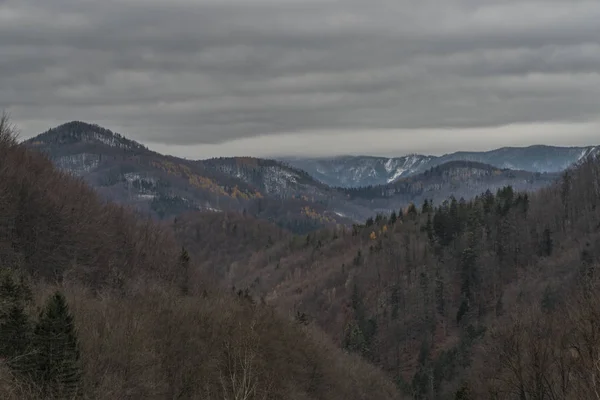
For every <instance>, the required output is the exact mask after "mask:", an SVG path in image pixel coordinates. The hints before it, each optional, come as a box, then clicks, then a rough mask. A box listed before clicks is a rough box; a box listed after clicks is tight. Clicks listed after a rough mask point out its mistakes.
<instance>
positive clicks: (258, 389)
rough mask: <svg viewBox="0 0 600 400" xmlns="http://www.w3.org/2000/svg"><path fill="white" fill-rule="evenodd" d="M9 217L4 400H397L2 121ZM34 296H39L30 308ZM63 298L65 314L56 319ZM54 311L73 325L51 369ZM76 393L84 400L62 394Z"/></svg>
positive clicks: (2, 219) (1, 313) (358, 366)
mask: <svg viewBox="0 0 600 400" xmlns="http://www.w3.org/2000/svg"><path fill="white" fill-rule="evenodd" d="M141 151H144V150H141ZM0 210H1V211H0V212H1V214H0V249H1V251H2V253H1V254H2V257H1V258H0V260H1V262H2V264H1V265H0V276H1V279H0V327H1V328H2V329H0V336H1V337H0V339H1V343H2V346H0V397H2V398H5V399H38V398H46V397H48V396H50V397H55V398H66V397H68V398H72V397H76V398H94V399H116V398H147V399H162V398H189V399H204V398H235V397H234V396H240V394H241V395H243V396H245V397H244V398H247V399H281V398H289V399H321V398H328V399H329V398H331V399H369V398H372V396H375V397H376V398H381V399H396V398H398V395H397V393H396V392H395V388H394V387H393V385H392V384H391V383H390V382H388V381H387V380H386V378H385V377H384V376H383V375H382V374H381V373H380V372H379V371H378V370H377V369H376V368H375V367H372V366H370V365H368V364H367V363H365V362H364V361H363V360H361V359H359V358H358V357H356V356H351V355H347V354H344V353H343V352H341V351H340V350H339V349H337V348H336V347H335V346H333V345H332V344H331V343H330V342H329V341H328V339H327V338H326V337H325V336H323V335H322V334H321V333H320V332H319V331H318V330H317V329H316V328H315V327H310V326H308V327H307V326H304V325H302V324H298V323H297V322H295V321H291V320H288V319H286V318H282V317H280V316H278V315H276V314H275V313H274V312H273V310H272V309H271V308H269V307H267V306H265V305H261V304H255V303H254V302H252V301H251V300H250V299H248V298H245V297H243V296H241V297H238V296H237V295H235V294H229V293H222V292H221V291H219V290H217V289H216V288H212V287H210V286H209V285H208V284H207V280H205V279H203V277H202V276H198V275H196V274H194V271H195V269H196V268H197V267H198V265H199V261H196V260H193V259H192V260H190V259H189V258H188V257H186V256H185V255H184V254H185V252H182V251H181V248H180V247H179V246H178V245H176V244H175V243H176V242H175V241H174V239H173V236H172V234H171V232H170V230H167V229H165V228H164V227H159V226H158V225H156V224H155V223H153V222H152V221H149V220H147V219H138V218H137V217H136V216H135V215H133V214H132V213H131V212H129V211H127V210H125V209H123V208H121V207H119V206H115V205H112V204H104V203H103V202H101V201H100V200H99V199H98V198H97V195H96V194H95V193H94V191H93V190H92V189H90V188H88V187H87V185H85V184H84V183H82V182H81V181H79V180H77V179H75V178H73V177H71V176H69V175H68V174H64V173H60V172H59V171H57V170H55V168H54V167H53V166H52V165H51V163H50V161H48V160H46V159H45V158H43V157H42V156H41V155H40V154H38V153H37V152H32V151H30V150H28V149H27V148H25V147H24V146H21V145H18V144H17V143H16V142H15V141H14V139H13V138H12V136H11V133H10V132H9V129H8V125H6V123H5V122H4V121H0ZM19 276H20V277H21V278H19ZM24 287H29V289H28V290H24V289H23V291H24V292H27V291H29V293H31V294H32V296H23V297H22V298H21V297H20V295H19V293H20V291H21V288H24ZM56 291H58V293H59V294H58V295H54V294H53V293H55V292H56ZM61 293H62V294H64V295H65V297H66V300H67V305H62V306H61V307H59V308H56V307H55V308H51V307H50V306H52V304H53V303H51V302H50V300H52V299H54V298H59V299H60V298H61ZM57 296H58V297H57ZM48 299H49V300H48ZM44 303H45V304H46V306H45V307H46V309H47V310H50V311H49V313H48V314H47V315H48V316H47V318H53V316H54V317H56V316H57V315H58V314H60V313H63V315H65V318H64V319H62V320H56V321H54V322H53V323H54V324H55V325H53V326H52V327H51V328H52V329H53V330H51V331H49V332H48V333H50V334H53V335H54V336H53V337H54V341H53V342H52V348H53V349H54V352H53V353H51V354H50V356H49V357H50V358H48V359H49V360H50V361H48V362H45V361H44V360H45V358H43V357H45V354H46V352H47V351H48V348H46V347H44V342H41V341H40V339H39V338H40V337H43V336H42V334H43V333H44V331H43V329H42V328H43V325H41V324H42V322H41V321H42V319H41V318H42V317H43V315H42V316H40V317H36V315H37V314H38V307H41V306H44ZM68 306H70V307H68ZM48 307H50V308H48ZM15 310H16V311H15ZM57 313H58V314H57ZM15 315H18V316H19V319H18V321H22V322H23V323H20V324H17V325H15V321H16V320H15V319H14V318H13V316H15ZM44 315H45V314H44ZM37 318H39V319H37ZM71 318H73V320H72V322H71ZM61 324H62V325H61ZM65 324H68V325H65ZM72 324H74V325H72ZM7 327H10V329H8V328H7ZM34 327H35V329H34ZM65 329H73V330H72V331H71V330H70V332H76V333H75V334H76V335H77V343H78V344H77V343H76V345H77V349H78V351H76V352H74V353H73V354H74V355H73V356H72V357H71V358H70V359H69V360H68V361H69V364H68V367H69V368H70V369H68V370H67V369H65V368H66V367H67V364H64V363H63V361H61V360H62V357H65V354H66V353H61V352H60V351H59V350H58V349H59V348H58V347H57V346H59V345H60V344H61V343H62V342H61V341H59V340H58V339H60V338H62V336H61V335H62V334H63V331H64V330H65ZM13 333H14V335H13ZM7 338H8V339H9V340H11V341H13V340H17V339H18V343H19V347H14V346H13V347H11V346H9V347H7V346H6V345H5V344H6V340H7ZM29 338H31V340H30V339H29ZM73 340H74V339H69V343H72V342H73ZM11 343H12V342H11ZM15 352H16V353H15ZM9 353H10V354H9ZM30 354H34V355H35V358H30V356H29V355H30ZM23 359H27V360H29V361H28V362H27V363H23V362H22V361H19V360H23ZM56 365H58V367H56ZM57 368H58V369H57ZM38 370H42V371H44V373H45V375H38V374H37V372H36V371H38ZM45 376H49V377H54V376H56V377H57V379H58V380H56V381H54V380H52V379H46V380H44V379H45V378H44V377H45ZM57 382H58V383H57ZM63 383H64V384H63ZM67 388H72V390H73V391H74V393H75V391H76V392H77V393H78V395H74V396H71V395H69V396H66V395H65V396H63V395H60V394H59V393H65V392H64V390H67ZM53 393H54V394H56V396H54V394H53Z"/></svg>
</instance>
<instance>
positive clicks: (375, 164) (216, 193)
mask: <svg viewBox="0 0 600 400" xmlns="http://www.w3.org/2000/svg"><path fill="white" fill-rule="evenodd" d="M25 145H27V146H29V147H31V148H34V149H37V150H39V151H42V152H44V153H46V154H47V155H48V156H49V157H50V159H51V160H52V161H53V162H54V163H55V164H56V165H57V166H58V167H59V168H60V169H62V170H64V171H66V172H68V173H70V174H73V175H76V176H79V177H81V178H82V179H83V180H84V181H86V182H87V183H89V184H90V185H91V186H92V187H94V188H95V189H96V190H97V191H98V192H99V193H100V194H101V195H102V196H103V197H104V198H106V199H108V200H111V201H116V202H118V203H121V204H126V205H131V206H133V207H135V208H137V209H138V210H140V211H141V212H146V213H150V214H151V215H153V216H154V217H156V218H160V219H165V218H173V217H175V216H177V215H180V214H182V213H184V212H186V211H191V210H205V211H213V212H221V211H238V212H246V213H247V214H249V215H252V216H254V217H257V218H261V219H266V220H268V221H271V222H274V223H276V224H277V225H279V226H280V227H283V228H285V229H288V230H291V231H293V232H296V233H305V232H310V231H312V230H315V229H317V228H320V227H323V226H335V225H339V224H345V225H347V224H350V223H353V222H362V221H364V220H366V219H367V218H369V217H371V216H373V215H374V214H376V213H390V212H391V211H392V210H398V209H400V208H404V207H406V206H408V204H410V203H415V204H417V205H420V204H421V203H422V202H423V201H424V200H425V199H428V200H434V201H436V202H442V201H443V200H445V199H447V198H448V197H449V196H455V197H456V198H457V199H458V198H461V197H464V198H465V199H469V198H472V197H474V196H476V195H478V194H480V193H482V192H484V191H486V190H488V189H489V190H492V191H495V190H497V189H499V188H501V187H503V186H505V185H512V186H514V187H515V188H517V189H519V190H533V189H537V188H539V187H543V186H545V185H548V184H549V183H550V182H552V180H553V179H555V178H556V176H555V174H553V173H541V172H527V171H513V170H508V169H501V168H498V167H495V166H493V165H488V164H484V163H481V162H468V161H455V160H452V159H451V157H447V158H443V157H438V158H434V157H429V156H409V157H403V158H399V159H391V160H390V159H387V160H385V162H383V161H384V159H378V158H375V157H368V158H364V159H365V160H367V161H368V162H365V163H364V164H362V167H360V168H355V169H353V167H352V164H353V163H354V161H355V159H353V158H339V159H336V160H342V161H340V162H341V163H342V165H343V166H342V167H340V166H335V163H333V161H332V162H331V163H330V164H328V165H329V166H330V167H331V168H333V169H331V170H330V171H333V170H335V171H337V172H336V174H337V175H336V176H339V178H337V179H338V180H339V181H340V182H342V181H343V182H345V183H346V184H347V185H350V182H351V180H348V179H349V178H348V176H350V175H352V174H355V175H353V176H355V177H357V178H356V179H358V181H360V182H363V181H364V179H362V178H360V176H364V175H369V176H371V179H370V180H367V181H366V182H377V181H378V178H377V176H379V175H378V174H385V176H386V178H385V182H384V183H383V184H380V185H377V184H369V185H365V186H364V187H361V188H341V187H335V186H343V185H335V180H334V179H333V178H332V179H330V183H331V184H329V185H328V184H326V183H324V182H321V181H320V180H319V179H318V178H315V177H313V173H311V170H310V169H309V170H308V171H304V170H302V169H299V168H297V167H294V166H292V163H291V162H289V161H288V162H282V161H276V160H265V159H258V158H249V157H237V158H214V159H209V160H200V161H191V160H185V159H180V158H177V157H171V156H165V155H162V154H158V153H156V152H153V151H150V150H149V149H148V148H146V147H145V146H143V145H142V144H140V143H137V142H134V141H132V140H129V139H127V138H125V137H124V136H122V135H120V134H118V133H114V132H111V131H109V130H107V129H104V128H101V127H99V126H96V125H90V124H86V123H84V122H70V123H67V124H64V125H61V126H59V127H57V128H54V129H51V130H49V131H48V132H45V133H43V134H41V135H38V136H37V137H35V138H32V139H29V140H27V141H26V142H25ZM557 151H558V150H557ZM590 151H591V150H590ZM457 154H459V153H457ZM461 154H466V153H461ZM561 154H562V153H561ZM582 154H583V153H582V152H580V153H579V157H581V156H582ZM471 156H472V157H475V156H473V155H470V156H469V155H468V154H467V155H465V156H464V157H471ZM502 157H504V158H502ZM515 157H516V156H515ZM557 157H558V156H556V157H554V158H553V159H558V158H557ZM569 157H572V158H577V157H575V155H571V156H569ZM569 157H567V156H564V159H563V161H561V162H562V163H563V164H564V165H567V161H566V160H570V158H569ZM488 158H489V159H490V160H492V161H494V160H496V161H494V162H496V163H498V162H499V161H498V160H501V159H505V160H509V158H508V157H507V156H502V155H498V156H495V158H494V157H492V156H489V157H488ZM542 159H543V157H542V158H539V159H538V164H536V165H538V166H539V169H541V168H542V166H545V167H544V168H546V169H551V168H550V167H549V166H548V165H550V164H542V161H539V160H542ZM344 160H345V161H344ZM510 160H512V161H511V162H512V163H513V164H514V165H516V166H520V165H521V164H518V161H519V160H518V158H514V159H510ZM507 162H508V161H507ZM436 163H437V164H436ZM563 164H561V165H563ZM367 165H368V166H367ZM552 166H554V167H556V168H558V167H557V164H556V163H555V164H552ZM554 167H553V168H554ZM352 171H354V172H352ZM325 175H326V174H323V176H325ZM323 176H322V177H321V178H323ZM323 179H324V178H323ZM353 179H354V178H353ZM361 179H362V180H361ZM350 186H351V185H350Z"/></svg>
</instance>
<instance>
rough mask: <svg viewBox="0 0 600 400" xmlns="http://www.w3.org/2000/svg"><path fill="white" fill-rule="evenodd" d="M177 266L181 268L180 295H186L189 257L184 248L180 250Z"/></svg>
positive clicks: (188, 290)
mask: <svg viewBox="0 0 600 400" xmlns="http://www.w3.org/2000/svg"><path fill="white" fill-rule="evenodd" d="M179 265H180V266H181V280H180V282H179V288H180V289H181V293H182V294H184V295H187V294H188V293H189V292H190V286H189V279H190V255H189V253H188V252H187V250H186V249H185V248H184V247H182V248H181V253H180V254H179Z"/></svg>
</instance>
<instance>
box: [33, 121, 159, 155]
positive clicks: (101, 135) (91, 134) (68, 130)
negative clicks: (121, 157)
mask: <svg viewBox="0 0 600 400" xmlns="http://www.w3.org/2000/svg"><path fill="white" fill-rule="evenodd" d="M26 143H27V144H29V145H31V146H40V145H65V144H76V143H88V144H100V145H105V146H110V147H116V148H121V149H126V150H147V148H146V147H145V146H144V145H142V144H140V143H138V142H136V141H133V140H129V139H127V138H126V137H124V136H123V135H121V134H119V133H116V132H113V131H111V130H109V129H106V128H102V127H101V126H99V125H96V124H90V123H87V122H83V121H71V122H67V123H64V124H62V125H59V126H57V127H56V128H51V129H49V130H48V131H46V132H44V133H42V134H40V135H38V136H36V137H33V138H31V139H29V140H27V141H26Z"/></svg>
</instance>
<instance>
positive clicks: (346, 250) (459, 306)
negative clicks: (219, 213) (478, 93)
mask: <svg viewBox="0 0 600 400" xmlns="http://www.w3.org/2000/svg"><path fill="white" fill-rule="evenodd" d="M463 164H464V163H463ZM467 165H469V167H468V168H467V169H466V170H465V169H464V168H461V170H463V171H467V172H469V171H471V170H472V169H473V168H475V170H476V171H480V172H478V173H480V174H481V175H482V176H487V175H486V174H487V172H481V171H485V170H486V169H487V170H489V171H491V172H492V176H493V175H494V173H495V171H497V170H496V169H494V168H492V167H486V168H484V167H483V166H481V165H478V164H472V163H468V164H467ZM441 171H442V172H443V169H442V170H441ZM469 173H471V172H469ZM511 173H513V172H511ZM498 176H499V177H500V178H502V175H501V174H500V175H498ZM457 178H461V177H460V175H459V176H457ZM407 179H410V178H407ZM431 179H432V180H433V181H434V182H435V180H436V179H437V178H436V176H435V174H434V176H432V177H431ZM437 204H438V205H437V206H435V207H432V206H431V205H430V204H429V203H426V204H425V205H424V207H423V209H422V210H419V209H417V208H412V209H409V210H407V211H405V212H404V213H403V214H402V215H398V214H397V213H394V215H392V216H389V217H388V216H380V217H378V218H376V219H375V220H369V221H368V222H367V224H366V225H362V226H359V225H356V226H354V227H353V229H352V230H345V231H341V232H340V231H337V232H332V231H322V232H319V233H315V234H314V235H310V236H309V237H307V238H306V241H305V242H304V243H302V245H297V246H295V247H292V246H290V247H289V248H288V249H289V250H288V253H287V254H284V255H279V256H278V257H277V258H276V259H274V260H271V261H268V257H262V258H256V259H255V260H254V262H253V263H251V264H250V265H249V267H248V268H247V269H246V270H245V271H240V275H238V276H237V279H238V280H239V281H241V282H245V284H246V285H250V284H251V283H252V282H254V281H256V279H257V278H260V280H259V283H258V284H256V285H254V290H255V291H256V293H257V295H261V296H264V297H265V298H266V299H267V301H268V302H269V303H271V304H274V305H277V306H278V307H279V308H281V309H282V310H286V311H287V312H294V313H296V312H299V313H305V314H306V318H308V319H312V320H314V321H316V322H317V323H318V324H319V325H320V326H322V327H323V328H324V329H325V330H326V331H327V332H328V333H329V334H330V335H332V337H334V338H335V340H336V341H337V342H338V343H339V344H340V345H341V346H343V347H345V348H347V349H349V350H351V351H355V352H357V353H359V354H362V355H363V356H364V357H366V358H367V359H369V360H371V361H372V362H374V363H376V364H378V365H381V366H382V367H383V368H385V369H386V370H387V371H388V372H389V373H390V374H392V376H394V377H395V379H397V380H398V381H400V382H403V384H402V385H403V387H404V388H405V390H406V393H407V394H408V395H410V396H412V397H414V398H418V399H425V398H451V397H452V396H454V393H456V392H457V391H459V390H461V389H460V386H461V385H463V384H465V385H467V386H465V387H468V388H469V389H468V390H470V391H471V392H472V393H477V394H473V397H471V398H491V397H492V398H493V393H494V391H506V393H508V394H507V397H506V398H518V397H519V389H518V388H519V384H517V385H516V386H512V385H513V382H517V383H518V382H520V385H521V387H522V388H523V390H524V391H525V390H526V391H527V393H536V394H531V396H533V397H535V396H538V397H536V398H540V396H541V397H544V396H549V394H548V393H552V391H555V390H558V389H557V387H558V385H561V379H562V378H561V372H560V371H557V370H555V369H553V366H554V365H557V363H561V362H563V363H567V360H566V359H563V358H561V357H562V354H563V353H561V349H562V348H563V347H561V346H564V345H565V344H564V343H565V342H564V341H565V340H566V341H569V340H574V342H573V343H577V344H573V346H582V345H583V343H587V344H586V346H591V347H590V349H591V350H590V351H591V352H592V353H586V355H585V356H584V355H581V356H579V357H581V358H574V359H569V360H568V363H569V364H568V365H567V364H564V365H563V367H564V368H569V369H571V370H572V371H575V370H578V371H580V372H583V371H585V367H584V365H587V363H592V364H593V357H595V356H593V355H592V356H590V355H589V354H595V355H597V354H600V341H599V340H597V336H594V338H595V339H593V340H592V341H589V336H585V335H590V334H591V335H594V333H591V332H595V327H594V326H588V325H586V323H585V322H584V320H585V318H587V317H590V316H591V315H595V313H597V312H599V311H600V298H599V297H598V296H597V293H596V292H595V290H597V288H598V282H599V280H598V274H597V271H598V268H599V267H600V251H599V249H600V159H596V160H592V159H589V160H587V161H585V162H584V163H583V164H582V165H580V166H579V167H578V168H577V169H574V170H572V171H569V173H568V174H567V175H565V176H564V177H563V178H562V180H561V181H560V182H557V183H555V184H553V185H551V186H550V187H547V188H545V189H542V190H541V191H539V192H538V193H536V194H533V195H532V194H530V195H524V194H519V193H516V192H515V191H514V190H512V189H510V188H504V189H501V190H498V191H497V192H496V193H492V192H487V193H484V194H482V195H481V196H479V197H477V198H476V199H474V200H473V201H471V202H459V201H457V200H456V199H449V200H448V201H446V202H443V203H441V204H440V203H437ZM266 255H268V253H266ZM244 274H245V275H244ZM582 278H583V279H582ZM593 293H596V294H593ZM592 294H593V295H592ZM586 296H587V297H586ZM573 326H577V328H576V329H578V332H579V333H577V335H580V336H576V337H574V336H573V337H572V336H569V335H571V334H573V332H574V331H573V330H572V327H573ZM532 329H533V330H535V332H540V330H543V329H546V330H547V332H552V335H555V336H551V339H550V336H544V337H545V338H546V337H548V340H547V341H544V342H541V341H539V340H537V339H535V338H536V336H527V335H528V333H527V332H530V331H531V330H532ZM544 332H546V331H544ZM540 334H541V333H540ZM511 335H512V336H511ZM586 337H587V338H588V339H585V338H586ZM515 340H518V341H519V342H515ZM585 340H588V342H585ZM561 341H562V342H561ZM516 343H518V346H521V347H520V348H521V349H523V350H521V351H519V350H518V349H517V350H516V352H515V353H511V352H510V351H509V350H510V349H512V348H513V347H514V346H517V344H516ZM540 343H543V345H544V346H547V347H544V348H541V347H539V346H538V345H539V344H540ZM502 346H506V347H502ZM502 349H504V350H502ZM525 349H526V350H525ZM542 351H545V352H546V353H544V354H546V355H545V356H544V357H547V359H545V360H546V361H545V362H546V364H544V365H542V366H540V365H539V364H536V363H538V361H536V358H535V357H537V356H536V354H537V355H539V356H541V355H540V352H542ZM536 352H538V353H536ZM524 354H527V356H526V357H522V358H521V359H519V358H518V357H519V356H523V355H524ZM584 359H585V361H584ZM510 363H513V364H510ZM514 363H521V364H520V365H521V367H522V370H520V371H517V372H515V370H514V369H512V370H511V368H510V366H511V365H515V364H514ZM590 365H591V364H590ZM536 368H538V370H536ZM582 368H583V369H582ZM536 371H538V372H536ZM563 372H564V370H563ZM536 373H539V374H542V375H543V376H544V377H545V378H547V379H548V384H547V385H550V386H549V387H548V386H543V387H536V386H535V379H536V378H535V376H536V375H535V374H536ZM594 374H595V373H594ZM538 376H541V375H538ZM577 376H578V377H575V375H573V376H571V378H569V379H567V380H566V381H563V383H564V384H565V387H563V388H562V389H561V390H564V393H566V394H565V397H564V398H589V397H587V396H589V393H590V392H589V391H587V390H591V389H590V388H589V387H588V388H585V387H583V386H584V385H583V382H587V383H586V385H587V384H588V383H590V382H591V380H593V379H596V378H597V377H596V375H594V377H590V376H586V377H583V376H580V375H577ZM562 377H563V378H564V376H562ZM515 387H516V389H515ZM463 389H464V387H463ZM464 390H467V389H464ZM528 396H529V395H528ZM527 398H528V397H527Z"/></svg>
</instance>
